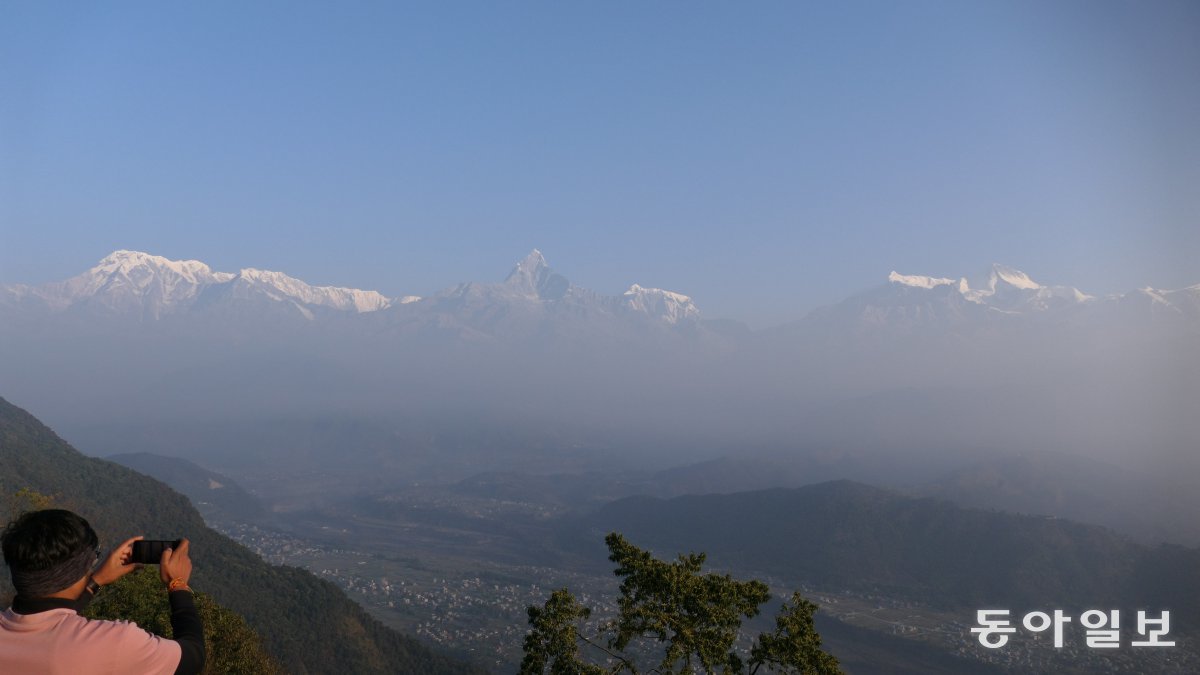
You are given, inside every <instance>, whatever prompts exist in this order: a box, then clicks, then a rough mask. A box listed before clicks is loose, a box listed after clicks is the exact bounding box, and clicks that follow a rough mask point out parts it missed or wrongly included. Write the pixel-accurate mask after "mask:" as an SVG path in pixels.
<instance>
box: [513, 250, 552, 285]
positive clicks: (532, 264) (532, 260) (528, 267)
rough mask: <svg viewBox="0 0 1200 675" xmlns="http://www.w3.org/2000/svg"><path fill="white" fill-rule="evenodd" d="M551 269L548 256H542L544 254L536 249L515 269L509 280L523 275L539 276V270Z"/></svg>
mask: <svg viewBox="0 0 1200 675" xmlns="http://www.w3.org/2000/svg"><path fill="white" fill-rule="evenodd" d="M549 267H550V265H549V264H548V263H547V262H546V256H544V255H542V252H541V251H539V250H537V249H536V248H535V249H533V250H532V251H530V252H529V255H527V256H525V257H524V258H523V259H522V260H521V262H519V263H517V266H516V267H514V268H513V271H512V272H511V273H510V274H509V275H508V278H509V279H511V278H513V277H514V276H517V275H519V274H521V273H525V274H537V272H538V271H539V270H543V269H548V268H549Z"/></svg>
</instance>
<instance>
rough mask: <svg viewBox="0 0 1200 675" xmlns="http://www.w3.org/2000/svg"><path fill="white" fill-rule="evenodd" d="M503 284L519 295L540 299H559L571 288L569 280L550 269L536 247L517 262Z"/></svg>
mask: <svg viewBox="0 0 1200 675" xmlns="http://www.w3.org/2000/svg"><path fill="white" fill-rule="evenodd" d="M504 285H505V286H507V287H508V288H510V289H511V290H513V291H515V292H517V293H519V294H521V295H524V296H527V297H530V298H539V299H542V300H560V299H562V298H563V297H564V296H566V294H567V291H569V290H570V288H571V282H570V281H567V278H566V277H564V276H562V275H561V274H558V273H557V272H555V271H554V270H552V269H550V266H549V265H548V264H547V263H546V258H545V257H543V256H542V252H541V251H539V250H537V249H536V248H535V249H533V250H532V251H530V253H529V255H527V256H525V259H524V260H522V261H521V262H519V263H517V266H516V267H514V268H513V271H512V272H510V273H509V275H508V277H507V278H506V279H505V280H504Z"/></svg>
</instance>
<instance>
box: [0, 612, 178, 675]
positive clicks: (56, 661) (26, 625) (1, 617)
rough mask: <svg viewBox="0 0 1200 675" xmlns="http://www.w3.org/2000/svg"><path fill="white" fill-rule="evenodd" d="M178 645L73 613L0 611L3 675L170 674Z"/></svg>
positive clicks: (129, 625) (133, 626)
mask: <svg viewBox="0 0 1200 675" xmlns="http://www.w3.org/2000/svg"><path fill="white" fill-rule="evenodd" d="M180 655H181V651H180V648H179V643H177V642H175V641H174V640H168V639H166V638H161V637H158V636H156V635H152V634H150V633H148V632H146V631H145V630H142V629H141V628H139V627H138V625H137V624H135V623H130V622H128V621H99V620H93V619H85V618H83V617H82V616H79V614H77V613H76V612H75V610H73V609H66V608H63V609H51V610H47V611H44V612H38V613H36V614H18V613H16V612H14V611H13V610H12V609H11V608H9V609H6V610H5V611H3V612H0V672H2V673H4V674H5V675H9V674H10V673H11V674H12V675H18V674H19V675H26V674H28V675H110V674H111V675H118V674H122V675H123V674H126V673H128V674H129V675H150V674H152V673H162V674H163V675H171V674H172V673H174V672H175V668H176V667H177V666H178V665H179V659H180Z"/></svg>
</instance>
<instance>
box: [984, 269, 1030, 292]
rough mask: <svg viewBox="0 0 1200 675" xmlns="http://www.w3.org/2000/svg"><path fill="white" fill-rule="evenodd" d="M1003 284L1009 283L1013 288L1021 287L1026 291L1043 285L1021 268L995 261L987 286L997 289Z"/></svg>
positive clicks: (993, 289)
mask: <svg viewBox="0 0 1200 675" xmlns="http://www.w3.org/2000/svg"><path fill="white" fill-rule="evenodd" d="M1001 284H1007V285H1009V286H1012V287H1013V288H1019V289H1021V290H1024V291H1036V290H1037V289H1039V288H1041V287H1042V285H1041V284H1039V283H1038V282H1036V281H1034V280H1033V279H1030V278H1029V275H1028V274H1025V273H1024V272H1022V271H1021V270H1018V269H1014V268H1012V267H1006V266H1004V265H1001V264H999V263H993V264H992V269H991V271H990V272H989V273H988V281H987V286H988V288H989V289H991V290H992V291H995V290H996V289H997V288H999V287H1000V286H1001Z"/></svg>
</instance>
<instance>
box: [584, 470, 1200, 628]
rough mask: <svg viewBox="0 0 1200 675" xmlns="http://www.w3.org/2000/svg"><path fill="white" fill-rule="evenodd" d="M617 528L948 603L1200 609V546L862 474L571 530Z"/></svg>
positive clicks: (600, 518) (757, 567)
mask: <svg viewBox="0 0 1200 675" xmlns="http://www.w3.org/2000/svg"><path fill="white" fill-rule="evenodd" d="M609 531H618V532H622V533H623V534H625V535H626V536H627V537H628V538H629V540H630V541H632V542H634V543H636V544H638V545H641V546H648V547H651V548H653V549H655V550H657V551H660V552H663V551H666V552H676V551H688V550H695V551H706V552H707V553H708V556H709V561H710V562H711V564H712V565H714V566H717V567H727V568H733V569H739V570H753V571H758V572H762V573H767V574H771V575H773V576H776V577H779V578H783V579H787V580H790V581H794V582H798V583H806V584H812V585H816V586H820V587H825V588H835V589H851V590H854V591H860V592H865V593H879V594H882V595H887V596H891V597H900V598H908V599H912V600H916V601H920V602H925V603H930V604H933V605H936V606H941V607H947V608H977V607H986V606H992V605H998V606H1006V607H1029V608H1044V607H1049V606H1053V607H1062V608H1068V609H1077V608H1083V607H1089V608H1090V607H1091V606H1107V605H1112V606H1114V607H1130V608H1132V607H1149V608H1153V609H1156V610H1157V609H1170V610H1173V612H1172V617H1173V626H1175V628H1174V630H1178V631H1181V632H1182V631H1194V630H1195V629H1196V624H1195V617H1196V616H1198V615H1200V550H1197V549H1191V548H1185V547H1181V546H1172V545H1162V546H1157V547H1147V546H1143V545H1140V544H1138V543H1136V542H1134V541H1132V540H1130V539H1128V538H1126V537H1122V536H1120V535H1117V534H1115V533H1113V532H1112V531H1110V530H1106V529H1104V528H1101V527H1096V526H1091V525H1083V524H1080V523H1074V522H1071V521H1067V520H1062V519H1058V518H1050V517H1044V516H1022V515H1016V514H1011V513H1002V512H998V511H984V510H979V509H968V508H962V507H958V506H955V505H953V504H951V503H949V502H944V501H939V500H935V499H917V498H912V497H906V496H903V495H900V494H898V493H895V492H891V491H888V490H882V489H879V488H874V487H871V486H868V485H863V484H860V483H853V482H850V481H834V482H829V483H821V484H818V485H811V486H808V487H803V488H797V489H774V490H762V491H756V492H742V493H736V494H729V495H693V496H686V497H678V498H675V499H668V500H663V499H656V498H650V497H631V498H627V499H622V500H619V501H616V502H613V503H611V504H608V505H606V506H604V507H602V508H601V509H599V510H598V511H597V512H595V513H593V514H591V515H590V516H588V517H586V518H584V519H583V520H582V521H571V522H570V523H568V525H567V526H566V527H565V528H564V529H563V534H562V535H561V536H562V541H564V543H568V545H569V546H571V547H573V548H575V549H576V550H578V549H580V548H581V547H588V546H590V547H593V548H595V544H594V543H593V542H594V541H595V539H596V534H597V533H600V532H609Z"/></svg>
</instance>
